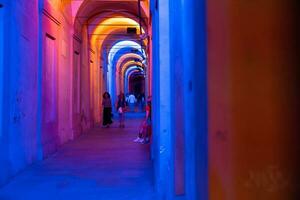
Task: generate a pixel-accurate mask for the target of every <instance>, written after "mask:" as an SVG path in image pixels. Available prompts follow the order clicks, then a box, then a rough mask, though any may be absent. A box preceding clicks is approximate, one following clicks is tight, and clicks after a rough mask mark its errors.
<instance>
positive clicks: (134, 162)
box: [0, 117, 156, 200]
mask: <svg viewBox="0 0 300 200" xmlns="http://www.w3.org/2000/svg"><path fill="white" fill-rule="evenodd" d="M129 118H130V119H128V120H127V125H126V128H125V129H120V128H118V127H117V126H118V125H117V123H115V124H114V125H113V126H112V127H111V128H101V127H98V128H94V129H93V130H91V131H90V132H89V133H88V134H85V135H83V136H81V137H79V138H77V139H76V140H74V141H72V142H69V143H67V144H65V145H63V146H62V147H61V148H60V149H59V151H58V152H57V153H56V154H54V155H52V156H51V157H49V158H48V159H46V160H44V161H42V162H39V163H35V164H34V165H32V166H30V167H28V168H27V169H26V170H24V171H23V172H21V173H20V174H18V175H17V176H16V177H15V178H14V179H12V180H11V181H10V183H9V184H7V185H6V186H5V187H3V188H1V189H0V200H33V199H38V200H50V199H51V200H69V199H72V200H77V199H78V200H96V199H97V200H155V199H156V198H155V195H154V192H153V180H152V179H153V175H152V163H151V161H150V159H149V156H150V155H149V148H150V146H149V145H142V144H137V143H134V142H133V139H134V138H135V137H136V135H137V131H138V126H139V124H140V122H141V118H133V117H129Z"/></svg>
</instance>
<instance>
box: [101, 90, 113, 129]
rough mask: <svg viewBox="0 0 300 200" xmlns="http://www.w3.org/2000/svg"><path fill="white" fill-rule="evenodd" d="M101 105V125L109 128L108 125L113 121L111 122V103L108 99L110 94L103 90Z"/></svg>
mask: <svg viewBox="0 0 300 200" xmlns="http://www.w3.org/2000/svg"><path fill="white" fill-rule="evenodd" d="M102 107H103V120H102V122H103V126H104V127H106V128H109V126H110V125H111V124H112V123H113V122H112V119H111V117H112V104H111V99H110V94H109V93H108V92H105V93H104V94H103V100H102Z"/></svg>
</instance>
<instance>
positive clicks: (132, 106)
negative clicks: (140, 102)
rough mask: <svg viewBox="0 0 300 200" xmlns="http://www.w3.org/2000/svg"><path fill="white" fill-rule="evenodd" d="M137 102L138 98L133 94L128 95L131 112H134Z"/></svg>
mask: <svg viewBox="0 0 300 200" xmlns="http://www.w3.org/2000/svg"><path fill="white" fill-rule="evenodd" d="M135 103H136V98H135V96H134V95H133V94H130V95H129V97H128V104H129V108H130V111H131V112H134V107H135Z"/></svg>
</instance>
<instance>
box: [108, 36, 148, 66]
mask: <svg viewBox="0 0 300 200" xmlns="http://www.w3.org/2000/svg"><path fill="white" fill-rule="evenodd" d="M127 47H130V48H133V49H136V50H138V51H139V52H141V53H142V54H143V55H144V56H145V57H146V54H145V52H144V50H142V47H141V45H140V44H138V43H137V42H134V41H130V40H125V41H121V42H118V43H116V44H115V45H114V46H113V47H112V48H111V50H110V51H109V54H108V62H109V64H112V60H113V58H114V57H115V55H116V54H117V53H118V52H119V51H120V50H121V49H124V48H127Z"/></svg>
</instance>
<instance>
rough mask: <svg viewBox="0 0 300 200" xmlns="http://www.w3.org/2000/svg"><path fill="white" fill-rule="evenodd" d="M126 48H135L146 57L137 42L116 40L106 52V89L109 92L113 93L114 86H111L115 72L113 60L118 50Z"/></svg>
mask: <svg viewBox="0 0 300 200" xmlns="http://www.w3.org/2000/svg"><path fill="white" fill-rule="evenodd" d="M126 48H132V49H136V50H137V51H139V52H140V53H141V54H142V55H144V56H145V57H146V55H145V52H144V51H143V50H142V48H141V45H140V44H138V43H137V42H134V41H131V40H125V41H121V42H118V43H116V44H115V45H114V46H113V47H112V48H111V49H110V51H109V54H108V67H107V68H108V72H107V73H108V74H107V81H108V89H109V92H110V93H111V94H113V93H114V86H113V81H114V80H113V79H114V78H116V77H115V76H114V75H115V73H114V68H113V60H114V58H115V56H116V55H117V54H118V53H119V52H122V49H126Z"/></svg>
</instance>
